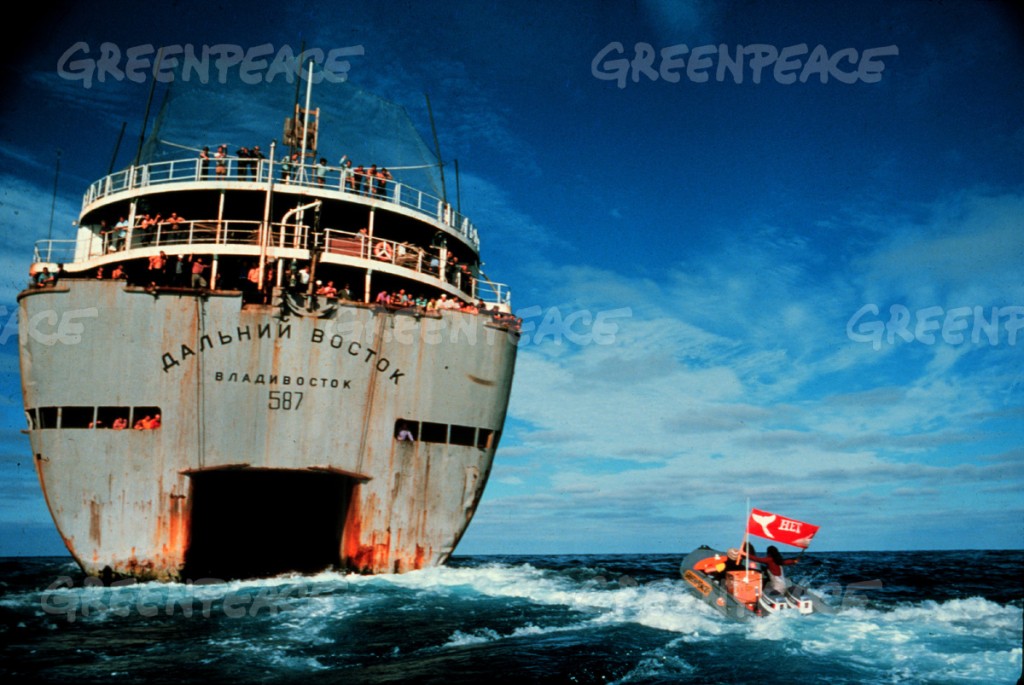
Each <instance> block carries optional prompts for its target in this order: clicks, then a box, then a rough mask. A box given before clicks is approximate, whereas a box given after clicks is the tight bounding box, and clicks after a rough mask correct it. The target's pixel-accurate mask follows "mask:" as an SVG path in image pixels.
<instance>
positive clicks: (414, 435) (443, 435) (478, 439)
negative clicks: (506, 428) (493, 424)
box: [395, 419, 501, 450]
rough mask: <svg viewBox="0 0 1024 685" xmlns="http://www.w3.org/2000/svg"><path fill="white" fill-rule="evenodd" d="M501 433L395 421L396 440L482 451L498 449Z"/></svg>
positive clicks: (446, 425)
mask: <svg viewBox="0 0 1024 685" xmlns="http://www.w3.org/2000/svg"><path fill="white" fill-rule="evenodd" d="M500 437H501V431H496V430H492V429H490V428H475V427H473V426H456V425H449V424H447V423H431V422H430V421H412V420H410V419H398V420H397V421H395V439H396V440H419V441H422V442H436V443H441V444H445V443H447V444H449V445H464V446H466V447H474V446H475V447H478V448H480V449H482V450H486V449H491V448H497V447H498V439H499V438H500Z"/></svg>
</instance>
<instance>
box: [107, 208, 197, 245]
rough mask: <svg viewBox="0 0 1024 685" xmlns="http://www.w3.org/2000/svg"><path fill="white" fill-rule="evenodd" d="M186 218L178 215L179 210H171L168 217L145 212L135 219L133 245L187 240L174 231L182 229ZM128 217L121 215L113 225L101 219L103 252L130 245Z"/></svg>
mask: <svg viewBox="0 0 1024 685" xmlns="http://www.w3.org/2000/svg"><path fill="white" fill-rule="evenodd" d="M183 223H185V218H184V217H182V216H178V213H177V212H171V213H170V215H169V216H168V217H167V218H164V217H163V216H162V215H160V214H156V215H155V216H150V215H149V214H143V215H142V216H141V217H138V218H137V219H136V220H135V225H134V227H132V247H146V246H148V245H153V244H156V243H157V236H158V235H159V236H160V237H159V243H160V244H165V243H169V242H174V243H181V242H186V241H185V240H181V239H179V238H177V237H175V235H174V232H175V231H179V230H181V229H182V228H183V227H182V226H181V224H183ZM128 228H129V223H128V219H126V218H125V217H123V216H122V217H121V218H120V219H118V221H117V223H116V224H114V226H113V227H110V226H108V225H107V222H106V221H105V220H103V221H100V228H99V235H100V239H101V240H102V241H103V252H104V253H109V252H120V251H121V250H124V249H126V248H127V247H128Z"/></svg>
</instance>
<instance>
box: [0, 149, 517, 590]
mask: <svg viewBox="0 0 1024 685" xmlns="http://www.w3.org/2000/svg"><path fill="white" fill-rule="evenodd" d="M310 148H312V149H315V145H311V146H310ZM219 152H220V153H221V154H220V155H219V156H218V150H217V149H216V148H214V149H213V150H212V151H211V153H210V154H209V157H208V158H207V156H206V155H205V154H204V155H202V156H191V155H190V156H188V157H187V158H184V159H172V160H165V161H159V162H153V163H148V164H139V165H133V166H131V167H129V168H127V169H124V170H122V171H118V172H116V173H112V174H110V175H108V176H105V177H103V178H101V179H100V180H98V181H96V182H95V183H93V184H92V185H91V186H89V188H88V190H87V192H86V193H85V197H84V199H83V206H82V211H81V215H80V219H79V222H78V228H77V236H76V237H75V239H73V240H68V241H59V240H54V241H42V242H40V243H39V244H37V248H36V255H35V258H34V260H33V266H32V275H33V279H34V283H33V285H32V287H29V288H28V289H26V290H25V291H23V292H22V293H21V294H20V295H19V315H20V320H19V327H20V330H21V332H22V334H21V339H20V349H21V371H22V386H23V395H24V403H25V411H26V416H27V420H28V426H29V430H28V432H29V436H30V442H31V446H32V451H33V455H34V462H35V466H36V469H37V472H38V476H39V480H40V483H41V485H42V488H43V492H44V494H45V497H46V501H47V504H48V506H49V508H50V511H51V514H52V515H53V519H54V522H55V523H56V526H57V528H58V530H59V532H60V534H61V536H62V537H63V539H64V541H65V543H66V545H67V547H68V549H69V551H70V552H71V554H72V555H73V556H74V558H75V559H76V560H77V561H78V563H79V564H80V565H81V566H82V568H83V569H84V570H85V571H86V572H88V573H90V574H97V575H107V576H114V577H116V576H132V577H139V578H153V579H180V578H210V577H213V578H228V577H246V576H260V575H267V574H274V573H280V572H286V571H298V572H313V571H318V570H321V569H324V568H341V569H346V570H350V571H355V572H369V573H382V572H402V571H407V570H411V569H417V568H422V567H425V566H430V565H434V564H439V563H442V562H444V560H445V559H447V558H448V556H449V555H450V554H451V553H452V551H453V550H454V549H455V546H456V544H457V543H458V541H459V539H460V537H461V536H462V534H463V532H464V531H465V529H466V526H467V525H468V524H469V521H470V519H471V517H472V515H473V513H474V511H475V509H476V506H477V503H478V502H479V500H480V497H481V494H482V492H483V489H484V485H485V483H486V481H487V478H488V474H489V473H490V469H491V463H492V460H493V458H494V454H495V450H496V448H497V445H498V441H499V438H500V436H501V430H502V426H503V422H504V419H505V413H506V407H507V404H508V397H509V392H510V388H511V382H512V375H513V367H514V362H515V356H516V342H517V339H518V334H517V330H516V326H515V321H514V317H511V315H510V303H509V297H508V290H507V288H506V287H505V286H504V285H501V284H498V283H494V282H492V281H490V280H488V279H487V278H486V276H485V275H484V274H483V272H482V270H481V268H480V258H479V237H478V233H477V231H476V229H475V228H474V226H473V225H472V224H471V223H470V221H469V220H468V219H467V218H466V217H465V216H462V215H461V214H460V213H459V212H458V211H457V210H456V209H455V208H453V207H452V206H451V205H450V204H449V203H448V202H447V201H446V200H445V199H444V198H442V197H436V196H433V195H431V194H428V193H427V192H425V191H422V190H420V189H417V188H414V187H410V186H408V185H405V184H403V183H402V182H400V181H399V180H396V179H394V178H391V177H390V174H388V173H387V172H385V173H381V171H380V168H377V167H373V168H372V169H371V167H370V166H365V165H364V166H363V167H352V166H351V165H347V164H345V165H341V166H337V165H335V166H328V165H326V164H322V163H321V162H320V159H318V158H317V157H316V156H315V154H314V155H310V154H309V153H308V152H307V150H306V149H305V148H304V147H301V148H299V149H297V150H296V152H297V154H291V153H290V152H284V153H283V152H282V151H281V150H276V149H275V146H274V145H270V146H268V148H267V150H266V153H267V155H268V156H267V157H265V158H264V157H263V156H262V155H261V154H260V152H259V150H257V149H254V150H247V151H246V152H247V153H248V154H246V155H245V156H236V155H235V154H234V151H232V153H231V154H228V153H227V152H226V151H225V150H220V151H219ZM275 156H278V157H280V159H278V160H275V159H274V158H275ZM282 159H283V160H286V161H285V162H283V163H282V161H281V160H282ZM44 269H45V270H46V273H45V274H44V271H43V270H44ZM40 274H43V275H42V276H41V275H40ZM54 278H55V279H56V280H55V282H54V280H53V279H54ZM382 293H384V295H381V294H382ZM451 302H455V303H458V305H460V306H455V305H451V304H449V303H451ZM47 326H49V327H50V328H52V330H53V332H54V336H52V338H49V337H47V336H44V335H40V334H38V331H39V330H41V329H42V328H46V327H47ZM30 331H35V332H36V333H37V334H30ZM58 332H59V334H58Z"/></svg>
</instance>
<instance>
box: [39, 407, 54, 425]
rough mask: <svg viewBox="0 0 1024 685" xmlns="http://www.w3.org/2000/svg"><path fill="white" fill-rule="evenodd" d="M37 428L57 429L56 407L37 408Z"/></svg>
mask: <svg viewBox="0 0 1024 685" xmlns="http://www.w3.org/2000/svg"><path fill="white" fill-rule="evenodd" d="M39 427H40V428H56V427H57V407H40V408H39Z"/></svg>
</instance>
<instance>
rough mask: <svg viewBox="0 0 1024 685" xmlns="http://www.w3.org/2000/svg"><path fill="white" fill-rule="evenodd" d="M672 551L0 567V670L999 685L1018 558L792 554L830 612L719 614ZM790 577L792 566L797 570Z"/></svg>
mask: <svg viewBox="0 0 1024 685" xmlns="http://www.w3.org/2000/svg"><path fill="white" fill-rule="evenodd" d="M682 557H683V554H679V555H621V556H474V557H466V556H463V557H456V558H454V559H452V561H451V562H450V563H449V564H448V565H447V566H445V567H442V568H436V569H431V570H426V571H417V572H413V573H407V574H404V575H398V576H353V575H345V574H340V573H324V574H321V575H316V576H305V577H303V576H287V577H277V578H272V579H266V580H252V581H231V582H213V583H210V584H199V583H190V584H162V583H141V584H130V585H123V586H116V587H104V586H102V585H100V584H95V583H94V582H93V581H91V580H87V579H86V578H85V577H84V576H83V575H82V574H81V572H80V571H79V570H78V567H77V566H76V565H75V564H74V563H73V562H72V561H71V560H70V559H69V558H17V559H11V558H7V559H0V581H2V586H0V615H2V628H0V631H2V632H0V644H2V652H0V678H2V679H3V682H5V683H7V682H14V681H18V682H75V683H147V684H159V683H183V682H210V683H300V682H301V683H308V682H315V683H318V684H328V683H519V684H522V683H701V684H706V683H757V684H758V685H771V684H774V683H779V684H782V683H785V685H793V684H794V683H799V684H801V685H806V684H808V683H829V684H830V685H840V684H844V683H914V684H918V683H935V684H940V683H941V684H943V685H946V684H950V683H986V684H992V683H1010V684H1012V683H1017V682H1018V679H1019V678H1020V677H1021V642H1022V613H1024V611H1022V608H1024V588H1022V575H1024V574H1022V571H1024V552H1021V551H1006V552H997V551H988V552H903V553H891V552H865V553H819V554H813V553H808V554H806V555H804V558H803V560H802V562H801V564H800V565H798V566H795V567H791V569H792V572H791V573H790V577H791V578H792V579H793V580H795V581H798V582H801V583H803V584H806V585H808V586H809V587H811V588H814V589H816V590H818V592H819V593H821V594H822V595H823V596H825V597H826V598H827V599H828V601H829V602H830V603H831V604H833V605H834V606H836V607H837V608H838V613H836V614H835V615H813V616H799V615H796V614H791V615H782V614H779V615H774V616H770V617H767V618H763V619H756V620H754V621H750V622H746V623H732V622H727V621H726V620H725V619H723V618H722V617H721V616H720V615H719V614H717V613H715V612H714V611H713V610H712V609H711V608H709V607H708V606H706V605H704V604H703V603H701V602H699V601H698V600H696V599H694V598H693V597H692V596H691V595H690V594H689V593H688V592H687V589H686V586H685V585H684V583H683V581H682V580H681V579H680V576H679V568H678V567H679V562H680V561H681V559H682ZM797 569H798V570H797Z"/></svg>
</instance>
